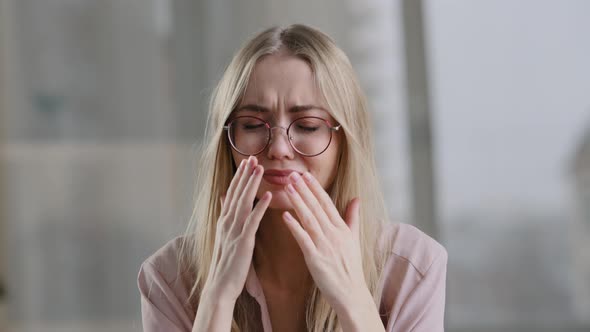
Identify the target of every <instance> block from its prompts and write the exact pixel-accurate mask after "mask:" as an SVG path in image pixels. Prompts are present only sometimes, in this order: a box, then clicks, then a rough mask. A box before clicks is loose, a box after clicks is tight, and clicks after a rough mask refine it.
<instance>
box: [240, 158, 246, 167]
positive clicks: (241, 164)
mask: <svg viewBox="0 0 590 332" xmlns="http://www.w3.org/2000/svg"><path fill="white" fill-rule="evenodd" d="M245 161H246V160H245V159H242V161H241V162H240V168H244V162H245Z"/></svg>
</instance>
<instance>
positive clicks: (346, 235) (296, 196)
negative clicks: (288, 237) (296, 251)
mask: <svg viewBox="0 0 590 332" xmlns="http://www.w3.org/2000/svg"><path fill="white" fill-rule="evenodd" d="M290 179H291V181H292V182H291V184H289V185H287V186H286V188H285V190H286V192H287V194H288V197H289V199H290V201H291V203H292V204H293V207H294V209H295V212H296V213H297V216H298V219H299V222H297V220H295V219H294V217H293V216H292V215H291V214H290V213H289V212H285V213H284V214H283V219H285V222H286V223H287V226H288V227H289V229H290V230H291V233H292V234H293V236H294V237H295V239H296V240H297V243H298V244H299V246H300V247H301V250H302V252H303V255H304V257H305V262H306V264H307V267H308V268H309V272H310V274H311V275H312V277H313V279H314V281H315V283H316V285H317V286H318V288H319V289H320V291H321V292H322V294H323V295H324V296H325V297H326V299H327V300H328V302H329V303H330V304H331V305H332V307H333V308H334V309H335V310H337V311H338V310H339V309H343V307H344V306H347V305H349V304H350V303H351V301H352V299H353V298H354V297H356V298H358V296H364V297H366V296H365V295H366V294H367V293H368V288H367V284H366V282H365V277H364V273H363V265H362V256H361V249H360V239H359V219H360V217H359V211H360V200H359V199H358V198H355V199H353V200H351V201H350V202H349V204H348V206H347V209H346V216H345V219H344V220H343V219H342V217H341V216H340V214H339V212H338V209H337V208H336V206H334V203H333V202H332V199H331V198H330V196H329V195H328V193H326V191H325V190H324V189H323V188H322V186H321V185H320V184H319V182H318V181H317V180H316V179H315V178H313V176H312V175H311V174H310V173H309V172H306V173H305V174H304V176H303V178H301V176H299V174H297V173H295V172H293V173H291V176H290Z"/></svg>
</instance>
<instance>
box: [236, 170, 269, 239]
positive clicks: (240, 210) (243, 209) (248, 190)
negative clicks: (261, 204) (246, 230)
mask: <svg viewBox="0 0 590 332" xmlns="http://www.w3.org/2000/svg"><path fill="white" fill-rule="evenodd" d="M262 174H264V168H263V167H262V166H260V165H258V166H256V168H254V172H253V173H252V176H250V178H249V179H248V183H247V184H246V187H245V188H244V190H243V191H242V194H241V195H240V198H239V200H238V205H237V207H236V212H235V213H236V216H243V217H238V218H235V221H234V224H235V225H236V228H235V229H236V230H237V231H238V232H240V233H241V232H242V228H243V225H244V223H245V222H246V217H247V216H248V215H249V214H250V213H251V212H252V204H253V203H254V198H255V197H256V192H257V191H258V187H259V186H260V181H262Z"/></svg>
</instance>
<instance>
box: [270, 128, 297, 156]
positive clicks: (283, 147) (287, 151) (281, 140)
mask: <svg viewBox="0 0 590 332" xmlns="http://www.w3.org/2000/svg"><path fill="white" fill-rule="evenodd" d="M275 129H282V130H279V131H278V132H277V131H275ZM270 131H271V135H270V142H269V143H268V150H267V157H268V159H270V160H273V159H283V158H286V159H293V157H294V156H295V151H294V150H293V147H292V146H291V144H290V143H289V137H288V136H287V129H286V128H284V127H280V126H276V127H272V128H271V130H270ZM280 133H283V135H280Z"/></svg>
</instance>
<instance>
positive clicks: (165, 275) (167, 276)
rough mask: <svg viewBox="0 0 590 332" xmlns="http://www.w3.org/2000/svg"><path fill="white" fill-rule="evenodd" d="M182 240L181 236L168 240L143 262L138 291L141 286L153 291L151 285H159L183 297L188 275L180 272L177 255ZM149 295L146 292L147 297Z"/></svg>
mask: <svg viewBox="0 0 590 332" xmlns="http://www.w3.org/2000/svg"><path fill="white" fill-rule="evenodd" d="M183 240H184V237H183V236H177V237H175V238H173V239H171V240H169V241H168V242H167V243H166V244H164V245H163V246H162V247H161V248H159V249H158V250H156V251H155V252H154V253H153V254H151V255H150V256H149V257H148V258H146V259H145V260H144V261H143V263H142V264H141V267H140V269H139V274H138V283H139V286H140V289H141V288H142V286H143V287H145V288H148V289H149V290H153V288H152V285H154V284H159V285H160V286H161V287H165V286H167V287H170V288H171V289H172V290H174V291H175V292H177V293H183V294H182V295H184V293H185V292H186V288H187V286H188V284H187V280H186V279H187V278H188V274H187V272H186V271H184V272H183V271H181V270H180V264H179V253H180V248H181V245H182V241H183ZM181 277H182V278H181ZM147 284H149V285H147ZM150 293H151V292H148V295H149V294H150ZM178 295H180V294H178Z"/></svg>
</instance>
